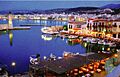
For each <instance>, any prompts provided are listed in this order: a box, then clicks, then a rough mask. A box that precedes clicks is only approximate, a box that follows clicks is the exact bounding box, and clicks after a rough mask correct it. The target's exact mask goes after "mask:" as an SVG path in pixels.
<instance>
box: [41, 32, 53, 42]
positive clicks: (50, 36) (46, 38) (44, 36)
mask: <svg viewBox="0 0 120 77" xmlns="http://www.w3.org/2000/svg"><path fill="white" fill-rule="evenodd" d="M41 38H42V39H43V40H47V41H50V40H52V39H53V37H52V35H48V34H42V35H41Z"/></svg>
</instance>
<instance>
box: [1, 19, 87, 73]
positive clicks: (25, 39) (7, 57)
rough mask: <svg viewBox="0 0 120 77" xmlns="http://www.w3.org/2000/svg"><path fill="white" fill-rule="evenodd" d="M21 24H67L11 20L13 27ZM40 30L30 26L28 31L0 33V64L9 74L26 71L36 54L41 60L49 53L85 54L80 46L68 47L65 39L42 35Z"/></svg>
mask: <svg viewBox="0 0 120 77" xmlns="http://www.w3.org/2000/svg"><path fill="white" fill-rule="evenodd" d="M2 22H3V21H0V23H2ZM4 23H7V20H6V21H4ZM21 24H47V25H49V26H54V25H61V26H62V25H65V24H67V22H60V21H45V22H44V21H42V20H40V22H38V21H33V20H22V21H21V20H13V25H14V26H20V25H21ZM41 28H42V26H31V29H30V30H16V31H2V33H1V32H0V62H1V63H3V64H6V65H7V67H8V70H9V71H10V73H19V72H25V71H28V65H29V56H31V55H34V54H37V53H39V54H40V56H41V58H42V59H43V57H44V56H47V57H49V55H50V54H51V53H53V54H54V55H56V56H62V53H63V52H64V51H69V52H73V53H77V52H79V53H85V48H84V47H82V46H81V45H80V44H78V45H75V46H70V45H68V44H67V43H66V40H67V39H64V40H62V39H61V38H59V37H54V36H47V35H44V34H42V32H41V31H40V30H41ZM41 36H42V37H41ZM46 40H47V41H46ZM48 40H49V41H48ZM12 62H15V63H16V66H15V67H12V66H11V63H12Z"/></svg>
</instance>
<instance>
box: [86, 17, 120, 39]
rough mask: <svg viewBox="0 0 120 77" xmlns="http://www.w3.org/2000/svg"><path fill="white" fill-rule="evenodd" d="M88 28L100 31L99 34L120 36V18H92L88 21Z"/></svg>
mask: <svg viewBox="0 0 120 77" xmlns="http://www.w3.org/2000/svg"><path fill="white" fill-rule="evenodd" d="M87 29H88V30H90V31H94V32H98V33H99V36H105V34H110V36H112V37H114V38H120V20H119V19H115V20H113V19H102V18H101V19H98V18H95V19H93V18H90V19H88V21H87Z"/></svg>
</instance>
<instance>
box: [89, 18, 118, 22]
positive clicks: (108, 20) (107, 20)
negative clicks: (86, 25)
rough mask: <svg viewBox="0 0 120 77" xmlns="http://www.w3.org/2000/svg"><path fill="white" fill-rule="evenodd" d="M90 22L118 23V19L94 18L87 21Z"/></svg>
mask: <svg viewBox="0 0 120 77" xmlns="http://www.w3.org/2000/svg"><path fill="white" fill-rule="evenodd" d="M90 20H92V21H94V22H98V21H105V22H117V21H118V22H120V19H102V18H101V19H98V18H95V19H93V18H90V19H88V21H90Z"/></svg>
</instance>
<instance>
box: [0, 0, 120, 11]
mask: <svg viewBox="0 0 120 77" xmlns="http://www.w3.org/2000/svg"><path fill="white" fill-rule="evenodd" d="M113 3H114V4H118V3H120V1H116V0H110V1H69V0H68V1H9V0H8V1H0V11H1V10H33V9H41V10H45V9H53V8H70V7H80V6H82V7H87V6H94V7H100V6H104V5H106V4H113Z"/></svg>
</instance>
